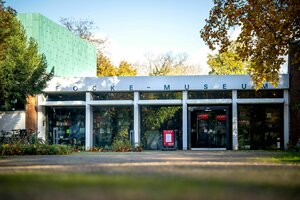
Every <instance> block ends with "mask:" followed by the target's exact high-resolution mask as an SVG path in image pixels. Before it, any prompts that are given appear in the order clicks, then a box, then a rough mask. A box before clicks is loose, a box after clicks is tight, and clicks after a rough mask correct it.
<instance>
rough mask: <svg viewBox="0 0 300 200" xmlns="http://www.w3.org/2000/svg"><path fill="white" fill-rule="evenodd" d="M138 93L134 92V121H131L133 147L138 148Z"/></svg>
mask: <svg viewBox="0 0 300 200" xmlns="http://www.w3.org/2000/svg"><path fill="white" fill-rule="evenodd" d="M139 95H140V94H139V92H134V101H133V106H134V108H133V114H134V117H133V118H134V119H133V124H134V137H133V140H134V146H135V147H136V146H139V145H140V144H141V142H140V121H141V120H140V109H139V104H138V101H139V99H140V97H139Z"/></svg>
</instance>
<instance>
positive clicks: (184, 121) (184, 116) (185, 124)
mask: <svg viewBox="0 0 300 200" xmlns="http://www.w3.org/2000/svg"><path fill="white" fill-rule="evenodd" d="M187 98H188V91H183V92H182V149H183V150H188V107H187V103H186V101H187Z"/></svg>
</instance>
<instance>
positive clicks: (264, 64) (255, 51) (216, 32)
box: [200, 0, 300, 87]
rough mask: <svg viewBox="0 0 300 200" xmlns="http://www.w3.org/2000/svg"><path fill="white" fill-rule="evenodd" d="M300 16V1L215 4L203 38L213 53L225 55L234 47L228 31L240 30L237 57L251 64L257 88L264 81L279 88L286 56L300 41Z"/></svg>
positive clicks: (221, 0) (218, 0)
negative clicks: (224, 53)
mask: <svg viewBox="0 0 300 200" xmlns="http://www.w3.org/2000/svg"><path fill="white" fill-rule="evenodd" d="M299 13H300V3H299V0H214V7H213V8H212V9H211V10H210V16H209V18H208V19H206V25H205V26H204V28H203V29H202V30H201V31H200V34H201V37H202V38H203V40H204V41H205V42H206V44H208V46H209V48H210V49H212V50H214V49H215V48H216V47H217V46H219V47H220V52H221V53H222V52H226V50H227V49H228V47H229V45H230V43H231V41H230V37H229V33H228V30H230V29H234V28H236V27H241V33H240V35H239V36H238V38H237V42H238V43H240V44H241V45H240V46H239V47H238V48H237V50H236V53H237V54H238V56H239V57H240V58H241V59H242V60H243V61H250V65H249V68H248V69H249V73H250V75H251V77H252V79H253V80H254V82H255V84H256V86H257V87H259V86H261V85H262V84H263V82H265V81H268V82H271V83H272V84H275V85H276V84H277V82H278V80H279V78H278V73H279V69H280V66H281V65H282V64H283V63H284V62H285V61H284V58H283V56H285V55H287V54H288V49H289V46H290V43H291V42H293V41H294V40H296V39H299V38H300V15H299Z"/></svg>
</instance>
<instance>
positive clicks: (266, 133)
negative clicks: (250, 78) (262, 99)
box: [238, 104, 283, 150]
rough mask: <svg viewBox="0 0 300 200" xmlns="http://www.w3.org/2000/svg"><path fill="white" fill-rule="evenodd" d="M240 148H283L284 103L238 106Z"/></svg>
mask: <svg viewBox="0 0 300 200" xmlns="http://www.w3.org/2000/svg"><path fill="white" fill-rule="evenodd" d="M238 141H239V142H238V144H239V149H253V150H257V149H273V150H274V149H283V105H282V104H277V105H267V104H260V105H239V106H238Z"/></svg>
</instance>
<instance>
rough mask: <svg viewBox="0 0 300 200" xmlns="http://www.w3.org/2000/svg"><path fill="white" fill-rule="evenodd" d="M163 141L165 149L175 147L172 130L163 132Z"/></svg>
mask: <svg viewBox="0 0 300 200" xmlns="http://www.w3.org/2000/svg"><path fill="white" fill-rule="evenodd" d="M163 139H164V146H165V147H172V146H174V145H175V137H174V130H163Z"/></svg>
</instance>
